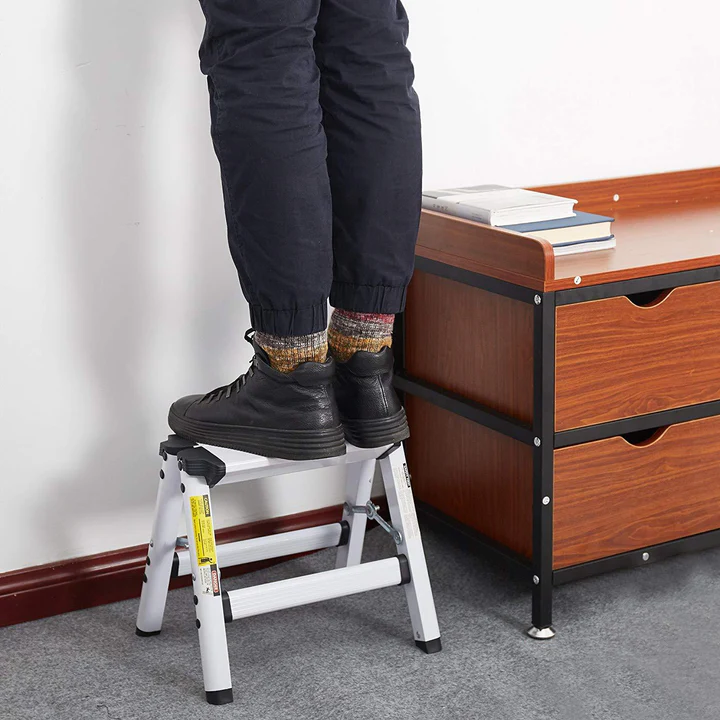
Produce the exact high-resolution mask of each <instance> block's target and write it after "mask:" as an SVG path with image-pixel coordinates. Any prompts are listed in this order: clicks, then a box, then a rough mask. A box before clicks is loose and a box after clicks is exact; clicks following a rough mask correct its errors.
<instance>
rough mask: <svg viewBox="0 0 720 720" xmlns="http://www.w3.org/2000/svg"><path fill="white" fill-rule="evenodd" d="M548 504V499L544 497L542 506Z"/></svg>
mask: <svg viewBox="0 0 720 720" xmlns="http://www.w3.org/2000/svg"><path fill="white" fill-rule="evenodd" d="M549 504H550V498H549V497H548V496H547V495H546V496H545V497H544V498H543V505H549Z"/></svg>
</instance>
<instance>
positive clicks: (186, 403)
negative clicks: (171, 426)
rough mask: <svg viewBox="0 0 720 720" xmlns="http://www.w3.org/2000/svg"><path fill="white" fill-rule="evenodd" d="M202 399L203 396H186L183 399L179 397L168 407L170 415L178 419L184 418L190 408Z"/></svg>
mask: <svg viewBox="0 0 720 720" xmlns="http://www.w3.org/2000/svg"><path fill="white" fill-rule="evenodd" d="M203 397H204V396H203V395H186V396H185V397H181V398H180V399H179V400H176V401H175V402H174V403H173V404H172V405H171V406H170V413H171V414H172V415H177V416H179V417H185V415H186V414H187V411H188V410H189V409H190V407H191V406H192V405H194V404H195V403H196V402H197V401H198V400H200V399H202V398H203Z"/></svg>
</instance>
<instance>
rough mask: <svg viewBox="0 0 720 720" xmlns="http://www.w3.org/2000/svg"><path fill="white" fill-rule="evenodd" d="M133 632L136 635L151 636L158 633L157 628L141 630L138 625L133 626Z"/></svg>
mask: <svg viewBox="0 0 720 720" xmlns="http://www.w3.org/2000/svg"><path fill="white" fill-rule="evenodd" d="M135 634H136V635H137V636H138V637H152V636H153V635H159V634H160V631H159V630H152V631H151V632H146V631H145V630H141V629H140V628H139V627H136V628H135Z"/></svg>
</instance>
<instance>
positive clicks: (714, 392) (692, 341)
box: [555, 282, 720, 431]
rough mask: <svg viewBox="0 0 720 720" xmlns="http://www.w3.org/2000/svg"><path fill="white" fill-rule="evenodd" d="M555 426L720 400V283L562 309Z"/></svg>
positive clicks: (562, 427)
mask: <svg viewBox="0 0 720 720" xmlns="http://www.w3.org/2000/svg"><path fill="white" fill-rule="evenodd" d="M555 351H556V363H555V429H556V430H558V431H561V430H569V429H572V428H577V427H584V426H586V425H594V424H596V423H603V422H608V421H611V420H618V419H621V418H627V417H634V416H636V415H644V414H646V413H652V412H658V411H661V410H670V409H673V408H678V407H683V406H685V405H694V404H697V403H702V402H708V401H710V400H717V399H720V282H711V283H703V284H699V285H687V286H683V287H678V288H674V289H672V290H669V291H664V292H663V293H661V294H660V295H654V296H652V295H651V296H648V295H647V294H640V295H636V296H632V295H631V296H628V297H625V296H621V297H613V298H607V299H604V300H595V301H591V302H585V303H579V304H576V305H561V306H559V307H558V308H557V311H556V347H555Z"/></svg>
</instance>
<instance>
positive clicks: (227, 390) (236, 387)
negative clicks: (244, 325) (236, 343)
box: [202, 329, 256, 402]
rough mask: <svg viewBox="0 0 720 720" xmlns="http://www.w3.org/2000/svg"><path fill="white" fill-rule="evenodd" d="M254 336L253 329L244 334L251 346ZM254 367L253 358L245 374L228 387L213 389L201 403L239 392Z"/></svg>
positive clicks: (254, 360)
mask: <svg viewBox="0 0 720 720" xmlns="http://www.w3.org/2000/svg"><path fill="white" fill-rule="evenodd" d="M254 334H255V331H254V330H253V329H250V330H248V331H247V332H246V333H245V340H246V341H247V342H249V343H250V344H251V345H252V341H253V340H252V338H253V335H254ZM255 367H256V358H255V356H253V359H252V360H251V361H250V367H249V368H248V369H247V372H245V373H243V374H242V375H240V377H239V378H237V380H233V381H232V382H231V383H230V384H229V385H221V386H220V387H218V388H215V389H214V390H211V391H210V392H209V393H207V394H206V395H205V396H204V397H203V399H202V402H214V401H215V400H219V399H220V398H221V397H223V396H225V398H226V399H227V398H229V397H230V395H232V394H233V393H238V392H240V389H241V388H242V387H243V386H244V385H245V383H246V382H247V381H248V378H251V377H252V376H253V375H254V374H255Z"/></svg>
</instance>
